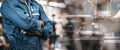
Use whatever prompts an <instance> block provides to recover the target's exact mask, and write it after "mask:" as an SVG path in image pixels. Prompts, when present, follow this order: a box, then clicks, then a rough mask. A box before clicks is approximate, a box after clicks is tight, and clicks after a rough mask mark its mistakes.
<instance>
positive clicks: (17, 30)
mask: <svg viewBox="0 0 120 50" xmlns="http://www.w3.org/2000/svg"><path fill="white" fill-rule="evenodd" d="M1 13H2V20H3V27H4V32H5V34H6V35H7V37H8V40H9V42H10V50H42V48H41V43H40V40H41V39H47V37H48V36H49V35H50V34H51V33H54V30H53V22H51V21H50V20H49V19H48V17H47V16H46V14H45V12H44V10H43V8H42V6H41V5H40V4H38V3H37V2H36V1H34V0H27V4H25V3H24V0H4V1H3V4H2V7H1ZM38 20H42V21H44V23H45V25H44V26H43V27H42V26H41V25H40V24H39V22H38ZM21 30H25V31H27V32H32V33H35V32H36V31H41V32H42V36H39V37H38V36H28V35H24V34H23V33H22V32H21Z"/></svg>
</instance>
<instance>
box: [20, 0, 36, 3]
mask: <svg viewBox="0 0 120 50" xmlns="http://www.w3.org/2000/svg"><path fill="white" fill-rule="evenodd" d="M19 1H20V2H21V3H24V0H19ZM33 1H34V0H27V2H29V3H31V2H33Z"/></svg>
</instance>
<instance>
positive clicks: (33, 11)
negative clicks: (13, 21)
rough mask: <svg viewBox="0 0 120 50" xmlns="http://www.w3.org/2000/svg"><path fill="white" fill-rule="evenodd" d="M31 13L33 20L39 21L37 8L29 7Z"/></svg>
mask: <svg viewBox="0 0 120 50" xmlns="http://www.w3.org/2000/svg"><path fill="white" fill-rule="evenodd" d="M31 13H32V16H33V18H34V19H37V20H38V19H39V16H40V13H39V7H38V6H31Z"/></svg>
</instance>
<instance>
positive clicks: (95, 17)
mask: <svg viewBox="0 0 120 50" xmlns="http://www.w3.org/2000/svg"><path fill="white" fill-rule="evenodd" d="M36 1H37V2H38V3H40V4H41V5H42V6H43V8H44V10H45V12H46V15H47V16H48V17H49V19H50V20H52V21H55V22H56V23H57V24H56V25H55V27H56V35H58V36H59V37H57V39H56V40H55V43H54V44H53V45H49V40H47V41H43V49H44V50H119V49H120V32H119V30H120V26H119V24H120V21H119V20H118V19H114V18H112V17H113V16H115V15H116V14H117V12H118V11H120V0H36ZM1 4H2V0H0V5H1ZM1 18H2V16H1V15H0V50H2V49H3V50H7V48H8V46H9V43H8V42H7V38H6V37H5V35H4V31H3V29H2V19H1ZM50 48H54V49H50Z"/></svg>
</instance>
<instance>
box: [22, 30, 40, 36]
mask: <svg viewBox="0 0 120 50" xmlns="http://www.w3.org/2000/svg"><path fill="white" fill-rule="evenodd" d="M21 32H22V33H23V34H24V35H36V36H41V35H42V32H41V31H36V32H35V33H31V32H26V31H24V30H21Z"/></svg>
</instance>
